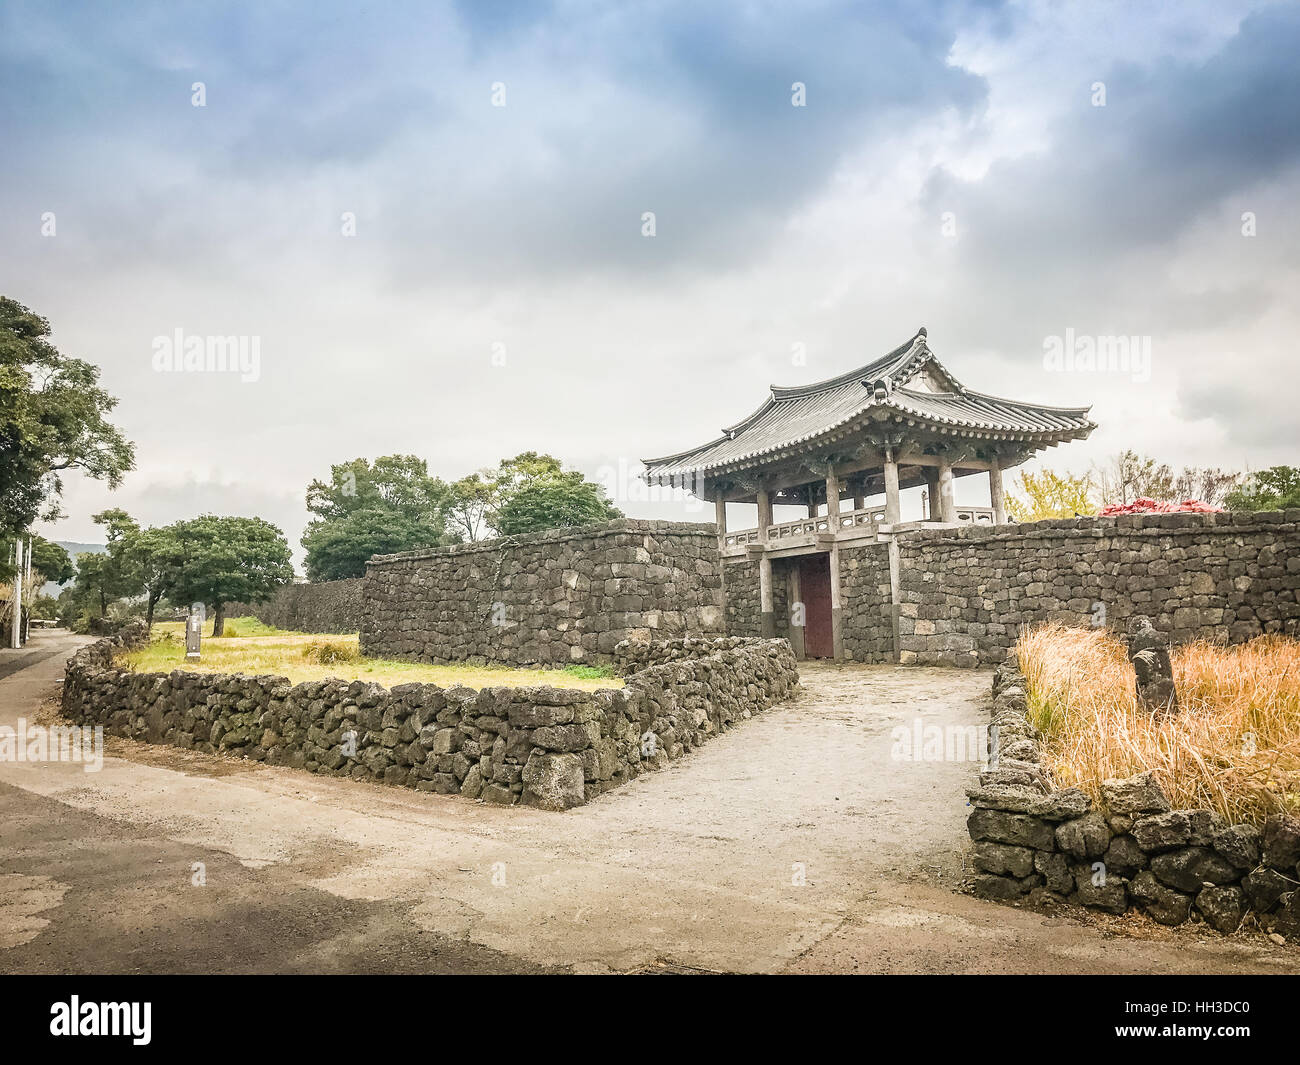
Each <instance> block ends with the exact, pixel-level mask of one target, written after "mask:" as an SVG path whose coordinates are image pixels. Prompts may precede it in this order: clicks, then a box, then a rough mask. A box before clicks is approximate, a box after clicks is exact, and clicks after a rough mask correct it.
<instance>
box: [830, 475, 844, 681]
mask: <svg viewBox="0 0 1300 1065" xmlns="http://www.w3.org/2000/svg"><path fill="white" fill-rule="evenodd" d="M826 524H827V525H828V526H829V527H830V531H831V533H832V534H834V535H835V536H836V537H838V536H839V532H840V478H839V474H837V473H836V472H835V466H834V464H831V463H828V464H827V466H826ZM830 569H831V654H832V655H834V656H835V661H837V662H842V661H843V660H844V629H843V626H842V625H841V617H840V547H839V544H838V543H836V542H835V541H832V542H831V557H830Z"/></svg>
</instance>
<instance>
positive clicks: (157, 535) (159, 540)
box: [126, 525, 184, 628]
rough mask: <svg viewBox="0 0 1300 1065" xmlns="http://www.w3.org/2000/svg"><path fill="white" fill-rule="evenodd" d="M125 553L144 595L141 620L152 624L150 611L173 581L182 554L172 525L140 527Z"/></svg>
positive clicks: (128, 543) (127, 545)
mask: <svg viewBox="0 0 1300 1065" xmlns="http://www.w3.org/2000/svg"><path fill="white" fill-rule="evenodd" d="M126 554H127V557H128V559H129V560H130V565H131V566H132V567H133V569H134V572H135V575H136V579H137V583H138V585H139V590H140V593H141V594H143V595H144V601H145V621H146V623H147V624H148V625H149V626H150V628H152V627H153V616H154V611H155V610H156V609H157V607H158V602H159V600H161V599H162V597H163V596H164V595H166V594H167V593H168V592H169V591H170V590H171V587H172V585H173V584H175V583H176V579H177V577H178V576H179V575H180V567H181V562H182V560H183V558H184V554H183V551H182V548H181V541H180V537H179V536H178V534H177V531H176V527H175V526H174V525H164V526H161V527H159V528H154V529H140V530H138V531H136V532H135V533H134V534H133V535H132V536H131V537H130V538H129V540H128V541H127V544H126Z"/></svg>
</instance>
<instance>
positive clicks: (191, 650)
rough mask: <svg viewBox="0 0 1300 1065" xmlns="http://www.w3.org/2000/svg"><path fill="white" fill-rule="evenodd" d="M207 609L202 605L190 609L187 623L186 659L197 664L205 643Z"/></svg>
mask: <svg viewBox="0 0 1300 1065" xmlns="http://www.w3.org/2000/svg"><path fill="white" fill-rule="evenodd" d="M206 614H207V608H206V607H205V606H204V605H203V604H202V603H194V604H193V605H192V606H191V607H190V616H189V619H188V620H187V621H186V622H185V659H186V661H194V662H197V661H198V660H199V652H200V650H201V648H202V643H203V620H204V617H205V615H206Z"/></svg>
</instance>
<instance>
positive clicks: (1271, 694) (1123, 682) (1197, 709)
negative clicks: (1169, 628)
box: [1017, 625, 1300, 824]
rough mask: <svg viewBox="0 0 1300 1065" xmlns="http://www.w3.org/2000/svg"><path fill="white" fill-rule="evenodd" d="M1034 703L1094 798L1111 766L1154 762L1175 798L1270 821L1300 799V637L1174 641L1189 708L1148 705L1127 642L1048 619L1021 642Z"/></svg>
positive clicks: (1062, 756)
mask: <svg viewBox="0 0 1300 1065" xmlns="http://www.w3.org/2000/svg"><path fill="white" fill-rule="evenodd" d="M1017 650H1018V652H1019V655H1020V663H1021V668H1022V669H1023V670H1024V674H1025V680H1026V694H1027V695H1028V697H1029V713H1030V716H1031V718H1032V719H1033V722H1034V724H1035V725H1037V726H1038V728H1039V729H1040V730H1041V731H1042V732H1043V734H1044V737H1045V741H1046V742H1045V753H1046V755H1047V757H1048V759H1049V760H1050V762H1051V763H1052V765H1053V767H1054V768H1055V769H1056V772H1057V778H1058V779H1059V780H1060V781H1061V782H1062V784H1065V785H1069V784H1073V785H1076V786H1078V787H1079V788H1081V789H1083V791H1085V792H1087V793H1088V794H1089V795H1091V796H1092V797H1093V798H1094V799H1095V798H1097V797H1098V795H1099V787H1098V786H1099V784H1100V783H1101V781H1102V780H1104V779H1105V778H1107V777H1126V776H1131V775H1132V774H1134V773H1139V772H1142V771H1143V770H1147V769H1150V770H1152V771H1153V772H1154V773H1155V775H1156V778H1157V779H1158V780H1159V782H1160V784H1161V786H1162V787H1163V788H1164V789H1165V793H1166V794H1167V795H1168V796H1169V799H1170V801H1171V802H1172V803H1173V804H1174V806H1175V807H1181V808H1208V809H1211V810H1215V811H1217V812H1218V813H1219V814H1220V815H1221V816H1222V817H1224V818H1225V819H1226V820H1228V821H1232V822H1253V823H1255V824H1259V823H1261V822H1262V821H1263V820H1264V818H1265V817H1266V816H1267V815H1268V814H1269V813H1270V812H1272V811H1274V810H1278V809H1289V810H1290V811H1291V812H1295V810H1296V808H1297V806H1300V641H1297V640H1294V639H1288V638H1287V637H1283V636H1263V637H1260V638H1258V639H1256V640H1253V641H1251V642H1250V643H1247V644H1240V645H1237V646H1233V647H1224V646H1221V645H1218V644H1214V643H1209V642H1205V641H1198V642H1196V643H1191V644H1187V645H1185V646H1183V647H1178V648H1175V649H1174V650H1173V652H1172V656H1171V657H1172V659H1173V666H1174V683H1175V684H1176V685H1177V687H1178V698H1179V705H1180V709H1179V712H1178V713H1177V714H1176V715H1171V716H1169V717H1166V718H1163V719H1161V720H1159V721H1156V720H1154V719H1153V718H1152V717H1151V715H1150V714H1148V713H1147V712H1146V711H1144V710H1141V709H1139V707H1138V703H1137V695H1136V692H1135V690H1134V676H1133V666H1132V664H1131V663H1129V662H1128V660H1127V658H1126V656H1125V648H1124V644H1123V643H1122V642H1121V641H1120V640H1119V639H1118V638H1116V637H1115V636H1113V635H1112V634H1111V633H1109V632H1108V631H1106V630H1105V629H1070V628H1065V627H1064V626H1061V625H1045V626H1043V627H1041V628H1038V629H1034V630H1032V631H1030V632H1027V633H1025V634H1023V635H1022V636H1021V637H1020V641H1019V643H1018V644H1017Z"/></svg>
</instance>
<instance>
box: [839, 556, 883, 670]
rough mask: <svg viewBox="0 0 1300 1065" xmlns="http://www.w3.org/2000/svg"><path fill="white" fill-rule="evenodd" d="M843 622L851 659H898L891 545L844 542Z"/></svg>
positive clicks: (841, 576) (841, 587)
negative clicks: (853, 544) (894, 619)
mask: <svg viewBox="0 0 1300 1065" xmlns="http://www.w3.org/2000/svg"><path fill="white" fill-rule="evenodd" d="M840 597H841V602H842V604H843V605H842V607H841V609H840V625H841V628H842V629H843V632H844V657H845V658H847V659H848V660H849V661H851V662H892V661H894V622H893V613H892V607H891V602H892V601H891V598H890V591H889V545H888V544H884V543H866V544H863V545H862V546H860V547H846V546H844V545H842V544H841V545H840Z"/></svg>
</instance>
